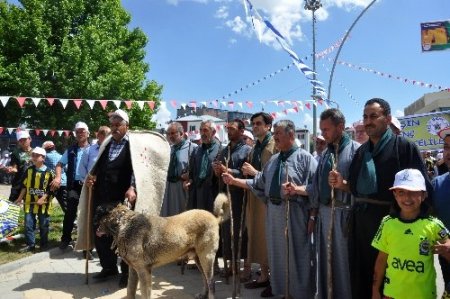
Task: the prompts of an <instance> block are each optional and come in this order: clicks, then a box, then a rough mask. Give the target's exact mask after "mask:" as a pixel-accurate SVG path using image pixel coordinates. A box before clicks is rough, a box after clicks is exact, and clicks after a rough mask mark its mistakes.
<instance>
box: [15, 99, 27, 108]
mask: <svg viewBox="0 0 450 299" xmlns="http://www.w3.org/2000/svg"><path fill="white" fill-rule="evenodd" d="M26 99H27V98H25V97H17V98H16V100H17V103H19V106H20V108H23V104H25V100H26Z"/></svg>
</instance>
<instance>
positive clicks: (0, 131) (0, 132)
mask: <svg viewBox="0 0 450 299" xmlns="http://www.w3.org/2000/svg"><path fill="white" fill-rule="evenodd" d="M1 134H3V127H0V135H1Z"/></svg>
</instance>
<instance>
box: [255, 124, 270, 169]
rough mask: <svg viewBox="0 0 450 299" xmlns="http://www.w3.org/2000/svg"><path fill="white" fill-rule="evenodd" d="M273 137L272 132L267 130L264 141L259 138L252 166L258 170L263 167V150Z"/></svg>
mask: <svg viewBox="0 0 450 299" xmlns="http://www.w3.org/2000/svg"><path fill="white" fill-rule="evenodd" d="M271 137H272V133H270V132H267V134H266V136H265V137H264V139H263V141H262V142H260V141H259V139H258V140H257V141H256V144H255V148H254V149H253V157H252V166H253V167H254V168H255V169H256V170H258V171H259V170H261V169H262V161H261V156H262V151H263V150H264V148H265V147H266V146H267V144H268V143H269V141H270V138H271Z"/></svg>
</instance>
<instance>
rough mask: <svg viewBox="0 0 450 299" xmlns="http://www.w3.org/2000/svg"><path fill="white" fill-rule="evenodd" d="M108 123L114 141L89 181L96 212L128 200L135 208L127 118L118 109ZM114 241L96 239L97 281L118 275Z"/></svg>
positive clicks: (125, 271)
mask: <svg viewBox="0 0 450 299" xmlns="http://www.w3.org/2000/svg"><path fill="white" fill-rule="evenodd" d="M109 121H110V128H111V136H112V138H111V139H109V142H108V141H105V142H108V143H107V144H105V149H104V150H103V152H102V153H101V154H100V156H99V157H98V158H97V159H98V160H97V163H96V164H95V166H94V168H93V169H92V170H91V174H90V175H88V177H87V179H86V184H87V185H88V186H93V187H94V188H93V197H92V200H93V210H94V211H95V210H96V209H97V207H98V206H100V205H109V204H112V205H117V204H119V203H122V202H123V201H124V199H128V202H129V203H130V204H131V205H132V206H134V203H135V201H136V185H135V180H134V173H133V166H132V164H131V155H130V143H129V137H128V123H129V119H128V115H127V114H126V112H125V111H122V110H120V109H118V110H116V111H115V112H114V113H112V114H111V115H110V118H109ZM94 229H97V228H96V227H94ZM112 242H113V238H112V236H106V235H105V236H101V237H98V236H95V248H96V249H97V253H98V257H99V258H100V265H101V266H102V271H101V272H100V273H98V274H96V275H95V276H94V279H96V280H106V279H108V278H110V277H113V276H116V275H117V274H118V271H117V255H116V254H115V252H114V250H112V249H111V244H112ZM120 266H121V270H122V276H121V277H120V281H119V287H126V286H127V282H128V265H127V264H126V263H125V262H124V261H122V263H121V265H120Z"/></svg>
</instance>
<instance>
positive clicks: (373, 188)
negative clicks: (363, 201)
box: [356, 128, 392, 195]
mask: <svg viewBox="0 0 450 299" xmlns="http://www.w3.org/2000/svg"><path fill="white" fill-rule="evenodd" d="M391 137H392V130H391V129H390V128H388V129H387V130H386V132H385V133H384V134H383V136H382V137H381V139H380V140H379V141H378V143H377V144H376V145H375V146H374V148H373V150H372V151H370V145H371V144H372V143H371V142H370V141H369V142H366V143H365V144H363V145H362V146H365V148H364V149H361V152H363V154H364V156H363V158H362V161H361V162H362V163H361V169H360V170H359V176H358V181H357V183H356V192H357V193H358V194H361V195H369V194H374V193H376V192H377V191H378V182H377V173H376V169H375V163H374V161H373V158H374V157H376V156H377V155H378V154H379V153H380V152H381V151H382V150H383V149H384V147H385V146H386V144H387V143H388V142H389V140H390V139H391ZM362 146H361V147H362Z"/></svg>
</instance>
